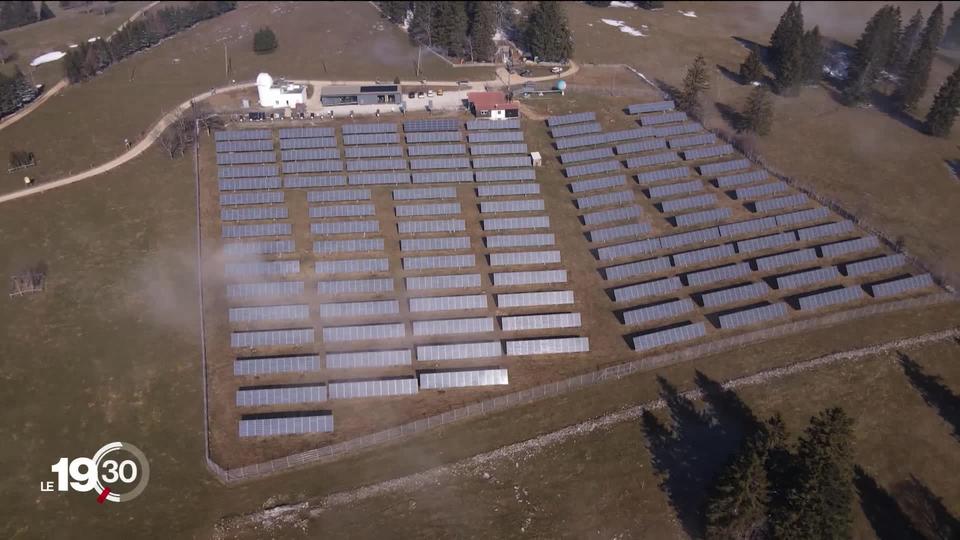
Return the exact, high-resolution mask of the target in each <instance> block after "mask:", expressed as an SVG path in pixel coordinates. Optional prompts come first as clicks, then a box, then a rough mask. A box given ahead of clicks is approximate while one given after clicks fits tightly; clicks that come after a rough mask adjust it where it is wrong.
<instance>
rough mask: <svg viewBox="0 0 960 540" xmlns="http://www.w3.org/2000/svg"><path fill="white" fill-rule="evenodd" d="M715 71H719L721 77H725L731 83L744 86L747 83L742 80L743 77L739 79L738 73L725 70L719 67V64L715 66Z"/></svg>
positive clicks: (723, 67)
mask: <svg viewBox="0 0 960 540" xmlns="http://www.w3.org/2000/svg"><path fill="white" fill-rule="evenodd" d="M717 71H719V72H720V74H721V75H723V76H724V77H726V78H727V79H728V80H729V81H730V82H732V83H735V84H746V82H747V81H745V80H743V77H741V76H740V74H739V73H737V72H736V71H733V70H730V69H727V68H726V67H725V66H721V65H720V64H717Z"/></svg>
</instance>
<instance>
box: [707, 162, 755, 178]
mask: <svg viewBox="0 0 960 540" xmlns="http://www.w3.org/2000/svg"><path fill="white" fill-rule="evenodd" d="M750 165H751V164H750V160H749V159H734V160H730V161H719V162H717V163H707V164H706V165H699V166H698V167H697V168H698V169H700V174H701V175H702V176H716V175H718V174H722V173H725V172H730V171H736V170H737V169H747V168H749V167H750Z"/></svg>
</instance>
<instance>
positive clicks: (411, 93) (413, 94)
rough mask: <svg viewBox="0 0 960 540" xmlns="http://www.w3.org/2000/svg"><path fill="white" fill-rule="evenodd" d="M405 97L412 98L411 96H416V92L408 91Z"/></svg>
mask: <svg viewBox="0 0 960 540" xmlns="http://www.w3.org/2000/svg"><path fill="white" fill-rule="evenodd" d="M407 97H408V98H410V99H413V98H415V97H417V93H416V92H410V93H409V94H407Z"/></svg>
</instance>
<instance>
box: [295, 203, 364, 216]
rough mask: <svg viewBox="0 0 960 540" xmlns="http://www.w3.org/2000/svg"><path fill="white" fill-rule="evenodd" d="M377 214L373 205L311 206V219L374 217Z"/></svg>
mask: <svg viewBox="0 0 960 540" xmlns="http://www.w3.org/2000/svg"><path fill="white" fill-rule="evenodd" d="M376 213H377V209H376V207H374V206H373V205H372V204H337V205H329V206H311V207H310V217H311V218H327V217H350V216H372V215H375V214H376Z"/></svg>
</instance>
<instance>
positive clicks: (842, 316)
mask: <svg viewBox="0 0 960 540" xmlns="http://www.w3.org/2000/svg"><path fill="white" fill-rule="evenodd" d="M955 300H957V297H956V296H955V295H953V294H951V293H946V292H941V293H937V294H931V295H927V296H922V297H918V298H909V299H905V300H899V301H896V302H887V303H880V304H872V305H868V306H864V307H861V308H856V309H850V310H846V311H840V312H836V313H831V314H829V315H825V316H823V317H817V318H813V319H807V320H803V321H797V322H791V323H786V324H782V325H779V326H775V327H771V328H765V329H762V330H756V331H754V332H748V333H745V334H740V335H737V336H731V337H728V338H724V339H719V340H716V341H711V342H707V343H702V344H700V345H695V346H693V347H687V348H684V349H680V350H676V351H671V352H666V353H663V354H658V355H654V356H648V357H644V358H640V359H638V360H634V361H631V362H626V363H623V364H618V365H615V366H610V367H607V368H604V369H601V370H597V371H592V372H589V373H584V374H582V375H578V376H575V377H570V378H568V379H565V380H562V381H557V382H552V383H548V384H544V385H541V386H536V387H533V388H528V389H526V390H520V391H518V392H513V393H510V394H506V395H503V396H498V397H495V398H491V399H487V400H485V401H481V402H479V403H474V404H471V405H467V406H465V407H460V408H458V409H454V410H451V411H447V412H445V413H442V414H437V415H434V416H430V417H428V418H421V419H420V420H416V421H414V422H409V423H407V424H403V425H401V426H397V427H393V428H390V429H387V430H383V431H379V432H377V433H371V434H369V435H364V436H362V437H358V438H356V439H351V440H348V441H344V442H341V443H337V444H332V445H329V446H324V447H320V448H314V449H312V450H307V451H305V452H300V453H297V454H291V455H289V456H285V457H282V458H277V459H274V460H271V461H266V462H263V463H256V464H253V465H247V466H245V467H240V468H237V469H223V468H222V467H220V466H219V465H217V464H216V463H214V462H213V460H212V459H210V456H209V455H208V456H207V466H208V467H209V468H210V470H211V471H212V472H213V473H214V474H215V475H216V476H217V477H218V478H219V479H220V480H221V481H223V482H225V483H234V482H240V481H244V480H251V479H256V478H262V477H265V476H270V475H272V474H278V473H282V472H285V471H289V470H291V469H294V468H296V467H300V466H304V465H308V464H316V463H326V462H331V461H336V460H338V459H341V458H343V457H346V456H347V455H349V454H351V453H352V452H355V451H357V450H361V449H364V448H370V447H373V446H377V445H379V444H382V443H385V442H389V441H393V440H396V439H400V438H402V437H406V436H408V435H413V434H416V433H422V432H424V431H427V430H429V429H432V428H435V427H438V426H442V425H445V424H449V423H451V422H455V421H458V420H462V419H464V418H476V417H480V416H483V415H486V414H490V413H493V412H497V411H502V410H505V409H508V408H511V407H515V406H517V405H522V404H526V403H531V402H534V401H538V400H541V399H544V398H548V397H553V396H558V395H561V394H565V393H567V392H571V391H573V390H577V389H580V388H584V387H586V386H590V385H593V384H596V383H599V382H602V381H607V380H615V379H619V378H622V377H625V376H627V375H630V374H633V373H637V372H640V371H647V370H650V369H654V368H660V367H663V366H668V365H672V364H676V363H679V362H684V361H688V360H693V359H695V358H700V357H703V356H709V355H712V354H717V353H720V352H724V351H728V350H731V349H735V348H738V347H742V346H744V345H748V344H753V343H759V342H761V341H765V340H769V339H772V338H778V337H783V336H787V335H790V334H795V333H798V332H803V331H808V330H813V329H817V328H822V327H825V326H830V325H835V324H838V323H841V322H847V321H853V320H858V319H863V318H866V317H871V316H874V315H879V314H883V313H891V312H894V311H899V310H903V309H913V308H920V307H926V306H933V305H937V304H942V303H946V302H950V301H955Z"/></svg>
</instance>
